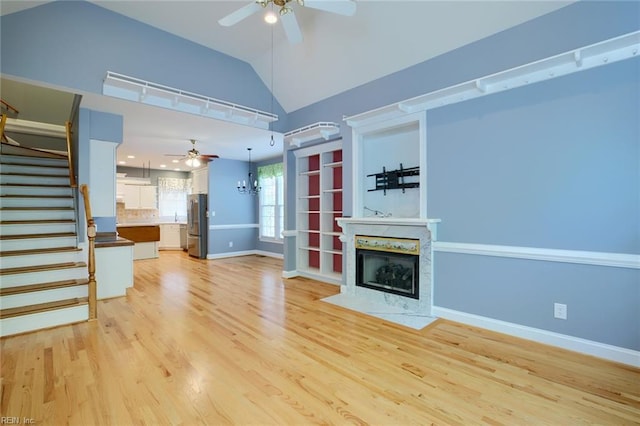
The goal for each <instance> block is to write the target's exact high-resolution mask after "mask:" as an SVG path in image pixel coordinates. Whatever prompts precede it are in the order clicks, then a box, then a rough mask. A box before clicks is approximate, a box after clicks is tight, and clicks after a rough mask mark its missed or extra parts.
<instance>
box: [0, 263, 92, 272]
mask: <svg viewBox="0 0 640 426" xmlns="http://www.w3.org/2000/svg"><path fill="white" fill-rule="evenodd" d="M86 266H87V264H86V263H85V262H63V263H52V264H49V265H35V266H20V267H18V268H4V269H0V275H11V274H26V273H29V272H43V271H54V270H58V269H70V268H85V267H86Z"/></svg>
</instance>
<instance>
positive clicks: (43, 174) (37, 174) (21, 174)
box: [0, 172, 69, 179]
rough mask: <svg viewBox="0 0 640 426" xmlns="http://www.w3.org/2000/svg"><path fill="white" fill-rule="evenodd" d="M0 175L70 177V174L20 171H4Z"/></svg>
mask: <svg viewBox="0 0 640 426" xmlns="http://www.w3.org/2000/svg"><path fill="white" fill-rule="evenodd" d="M0 176H30V177H52V178H67V179H68V178H69V175H58V174H51V173H20V172H2V173H0Z"/></svg>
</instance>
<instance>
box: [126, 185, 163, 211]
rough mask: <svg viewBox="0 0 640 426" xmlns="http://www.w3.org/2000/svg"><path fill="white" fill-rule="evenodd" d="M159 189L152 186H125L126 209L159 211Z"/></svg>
mask: <svg viewBox="0 0 640 426" xmlns="http://www.w3.org/2000/svg"><path fill="white" fill-rule="evenodd" d="M157 192H158V187H157V186H151V185H125V186H124V193H123V198H124V207H125V208H126V209H157V208H158V195H157Z"/></svg>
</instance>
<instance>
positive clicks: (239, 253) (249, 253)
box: [207, 250, 284, 260]
mask: <svg viewBox="0 0 640 426" xmlns="http://www.w3.org/2000/svg"><path fill="white" fill-rule="evenodd" d="M256 254H257V255H260V256H267V257H273V258H276V259H284V256H283V255H282V254H280V253H272V252H270V251H264V250H244V251H230V252H227V253H216V254H208V255H207V259H208V260H213V259H224V258H227V257H237V256H252V255H256Z"/></svg>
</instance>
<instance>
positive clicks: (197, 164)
mask: <svg viewBox="0 0 640 426" xmlns="http://www.w3.org/2000/svg"><path fill="white" fill-rule="evenodd" d="M185 164H186V165H187V166H189V167H200V164H201V163H200V160H198V158H196V157H194V158H188V159H187V161H185Z"/></svg>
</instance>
